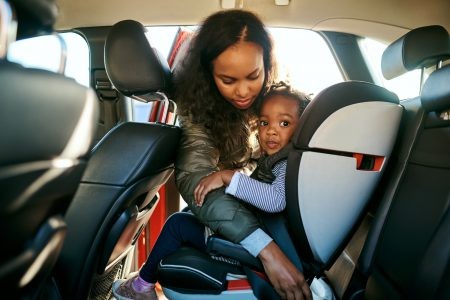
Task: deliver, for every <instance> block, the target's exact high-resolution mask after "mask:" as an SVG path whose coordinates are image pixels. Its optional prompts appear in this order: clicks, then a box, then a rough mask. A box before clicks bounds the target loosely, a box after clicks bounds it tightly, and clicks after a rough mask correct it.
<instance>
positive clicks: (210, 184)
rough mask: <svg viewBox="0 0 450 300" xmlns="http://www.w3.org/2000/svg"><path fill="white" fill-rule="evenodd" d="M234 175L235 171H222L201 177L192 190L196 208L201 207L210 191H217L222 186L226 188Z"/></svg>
mask: <svg viewBox="0 0 450 300" xmlns="http://www.w3.org/2000/svg"><path fill="white" fill-rule="evenodd" d="M234 173H235V171H233V170H222V171H217V172H214V173H212V174H210V175H208V176H205V177H203V178H202V179H201V180H200V181H199V183H198V184H197V187H196V188H195V190H194V197H195V202H196V203H197V206H202V204H203V201H204V200H205V197H206V195H207V194H208V193H209V192H211V191H212V190H215V189H218V188H220V187H222V186H228V185H229V184H230V181H231V177H233V174H234Z"/></svg>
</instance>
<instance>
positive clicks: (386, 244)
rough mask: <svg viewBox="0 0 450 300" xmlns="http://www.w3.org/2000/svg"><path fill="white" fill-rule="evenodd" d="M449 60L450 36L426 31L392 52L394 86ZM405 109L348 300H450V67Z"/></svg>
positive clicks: (388, 66) (387, 56) (389, 66)
mask: <svg viewBox="0 0 450 300" xmlns="http://www.w3.org/2000/svg"><path fill="white" fill-rule="evenodd" d="M449 58H450V39H449V35H448V32H447V31H446V30H445V29H444V28H443V27H440V26H427V27H422V28H418V29H414V30H412V31H410V32H409V33H408V34H406V35H405V36H403V37H401V38H400V39H399V40H397V41H395V42H394V43H393V44H391V45H390V46H389V47H388V48H387V49H386V51H385V53H384V55H383V63H382V68H383V74H384V76H385V77H386V78H388V79H390V78H393V77H396V76H399V75H401V74H403V73H405V72H406V71H408V70H412V69H416V68H428V67H430V66H438V65H440V64H441V63H442V61H445V60H448V59H449ZM447 63H448V61H447ZM402 105H403V106H404V107H405V114H404V115H405V119H404V120H403V124H402V129H401V133H400V136H399V143H398V145H397V147H396V149H394V151H395V152H394V153H393V155H392V156H391V162H390V164H391V169H390V173H389V174H386V175H387V176H385V177H384V178H385V179H386V178H387V181H385V182H384V183H383V184H382V185H381V187H382V188H383V190H382V191H381V192H380V193H379V195H381V199H380V201H379V203H380V205H379V207H378V210H377V213H376V215H375V219H374V222H373V226H372V227H371V229H370V231H369V233H368V237H367V240H366V242H365V244H364V247H363V249H362V252H361V256H360V258H359V261H358V264H357V268H356V270H355V272H354V274H353V277H352V279H351V281H350V284H349V286H348V289H347V291H346V292H345V293H344V296H343V298H344V299H361V298H364V299H450V267H449V259H450V210H449V204H450V120H449V118H448V115H449V112H450V65H447V66H445V67H443V68H441V69H438V70H436V71H434V72H433V73H432V74H431V75H430V76H429V78H428V79H427V81H426V82H425V84H424V86H423V89H422V92H421V95H420V97H417V98H414V99H410V100H405V101H403V102H402Z"/></svg>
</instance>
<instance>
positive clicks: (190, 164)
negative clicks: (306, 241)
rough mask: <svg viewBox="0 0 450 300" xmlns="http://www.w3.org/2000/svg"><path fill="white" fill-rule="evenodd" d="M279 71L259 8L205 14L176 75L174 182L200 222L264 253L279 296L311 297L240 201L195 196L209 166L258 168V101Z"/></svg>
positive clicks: (213, 195)
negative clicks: (177, 140)
mask: <svg viewBox="0 0 450 300" xmlns="http://www.w3.org/2000/svg"><path fill="white" fill-rule="evenodd" d="M274 78H275V66H274V61H273V56H272V43H271V39H270V37H269V34H268V33H267V31H266V30H265V27H264V25H263V23H262V22H261V21H260V19H259V18H258V17H257V16H256V15H254V14H253V13H251V12H247V11H244V10H226V11H220V12H218V13H215V14H213V15H211V16H209V17H208V18H207V19H206V20H205V21H204V23H203V24H202V26H201V27H200V29H199V31H198V32H197V34H196V36H195V37H194V39H193V41H192V42H191V47H190V49H189V52H188V56H187V58H186V60H185V61H184V63H183V65H182V66H181V70H180V71H178V72H177V74H176V85H175V86H176V87H177V89H176V91H175V101H176V102H177V105H178V113H179V120H180V125H181V127H182V129H183V134H182V139H181V142H180V147H179V151H178V157H177V162H176V166H175V167H176V170H175V175H176V183H177V186H178V189H179V191H180V194H181V195H182V197H183V199H184V200H185V201H186V202H187V204H188V205H189V208H190V209H191V210H192V212H193V213H194V214H195V215H196V216H197V218H198V219H199V220H200V221H201V222H202V223H204V224H205V225H207V226H208V227H210V228H211V229H212V230H213V231H215V232H217V233H219V234H221V235H223V236H225V237H226V238H227V239H229V240H231V241H233V242H235V243H240V244H241V245H242V246H243V247H244V248H246V249H247V250H248V251H249V252H250V253H251V254H253V255H254V256H257V257H259V258H260V260H261V262H262V263H263V265H264V268H265V271H266V274H267V276H268V277H269V279H270V281H271V283H272V284H273V286H274V287H275V289H276V291H277V292H278V293H279V294H280V296H281V297H282V298H285V299H304V298H306V299H309V298H310V297H311V293H310V290H309V286H308V285H307V283H306V282H305V279H304V277H303V275H302V274H301V273H300V272H299V271H298V270H297V269H296V268H295V267H294V266H293V265H292V263H291V262H290V261H289V260H288V258H287V257H286V256H285V255H284V254H283V253H282V252H281V250H280V249H279V247H278V246H277V245H276V244H275V243H274V242H273V241H272V239H271V238H270V237H269V236H268V235H267V234H266V233H264V231H263V230H262V229H261V228H260V225H259V223H258V220H257V218H256V217H255V216H254V215H253V213H252V212H251V211H250V210H248V209H247V208H246V207H245V206H244V205H243V204H242V203H241V202H239V201H238V200H236V199H235V198H234V197H232V196H229V195H226V194H225V192H224V189H217V190H214V191H212V192H210V193H209V194H208V195H207V197H206V198H205V201H204V202H203V205H202V206H197V205H196V203H195V199H194V190H195V188H196V186H197V185H198V183H199V181H200V180H201V179H202V178H203V177H205V176H207V175H209V174H211V173H212V172H215V171H219V170H223V169H235V170H241V171H243V172H247V173H248V172H251V171H252V170H253V168H254V165H255V164H254V163H253V162H252V158H253V157H252V155H254V154H255V153H257V152H258V151H257V143H256V142H252V141H253V140H252V134H253V133H254V131H255V129H256V122H255V121H256V107H257V106H258V102H259V100H260V97H261V95H262V94H263V92H264V90H265V89H266V87H267V86H268V85H269V84H270V83H271V82H272V81H273V79H274ZM208 200H210V201H208Z"/></svg>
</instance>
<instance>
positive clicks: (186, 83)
mask: <svg viewBox="0 0 450 300" xmlns="http://www.w3.org/2000/svg"><path fill="white" fill-rule="evenodd" d="M240 41H247V42H253V43H256V44H258V45H259V46H261V48H262V50H263V62H264V74H265V77H264V84H263V88H262V89H261V93H260V95H259V96H258V97H257V99H256V100H255V103H254V104H253V105H252V107H250V108H249V109H247V110H246V111H243V110H239V109H237V108H235V107H234V106H233V105H232V104H231V103H229V102H228V101H226V100H225V99H224V98H223V96H222V95H221V94H220V92H219V90H218V89H217V87H216V84H215V81H214V78H213V74H212V68H213V65H212V64H213V61H214V59H216V58H217V56H219V55H220V54H221V53H222V52H223V51H225V50H226V49H227V48H228V47H230V46H231V45H234V44H236V43H238V42H240ZM274 64H275V60H274V56H273V45H272V40H271V37H270V35H269V33H268V31H267V30H266V29H265V26H264V24H263V23H262V21H261V20H260V19H259V18H258V17H257V16H256V15H255V14H253V13H252V12H249V11H245V10H240V9H236V10H225V11H219V12H217V13H214V14H212V15H211V16H209V17H208V18H206V20H205V21H204V22H203V24H202V25H201V27H200V28H199V30H198V32H197V33H196V35H195V36H194V38H193V40H192V41H191V45H190V48H189V52H188V53H187V57H186V59H185V60H184V61H183V63H182V65H181V68H180V71H179V73H178V74H177V76H175V101H176V103H177V105H178V113H179V115H180V116H185V117H188V118H189V119H190V120H191V121H192V122H193V123H195V124H200V125H202V126H204V127H205V128H206V129H208V131H209V132H208V133H209V135H210V136H211V140H213V141H214V143H215V146H216V148H217V149H218V150H219V151H220V163H221V164H222V165H223V166H226V167H228V168H231V167H233V168H235V167H239V164H241V163H242V164H245V163H246V161H247V160H248V159H249V157H250V154H251V149H250V146H247V147H246V145H248V139H249V136H250V133H251V131H252V130H253V129H254V128H252V127H251V126H249V125H248V124H251V123H252V122H251V121H252V120H254V119H256V113H257V110H256V109H257V108H256V107H257V105H258V104H257V103H258V102H259V101H260V98H261V95H262V94H263V93H264V92H265V91H266V89H267V87H268V86H269V85H270V84H271V83H272V82H273V78H274V77H275V76H276V75H275V74H276V72H275V70H276V68H275V66H274Z"/></svg>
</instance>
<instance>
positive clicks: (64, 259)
mask: <svg viewBox="0 0 450 300" xmlns="http://www.w3.org/2000/svg"><path fill="white" fill-rule="evenodd" d="M105 67H106V71H107V74H108V77H109V78H110V80H111V82H112V84H113V85H114V87H115V88H116V89H117V90H118V91H119V92H120V93H122V94H124V95H127V96H131V95H133V96H136V97H138V98H143V97H146V96H147V95H148V94H149V93H153V92H159V93H160V94H159V95H161V93H162V92H164V91H166V90H167V89H168V88H169V86H170V80H171V73H170V70H169V68H168V65H167V62H166V61H164V60H162V59H161V58H160V57H159V56H158V55H157V54H156V53H155V52H154V50H153V49H152V48H151V46H150V45H149V43H148V41H147V39H146V37H145V28H144V27H143V26H142V25H141V24H139V23H137V22H134V21H122V22H119V23H117V24H115V25H114V26H112V28H111V30H110V32H109V34H108V36H107V38H106V42H105ZM179 136H180V129H179V128H178V127H175V126H172V125H165V124H160V123H136V122H124V123H120V124H118V125H117V126H116V127H114V128H113V129H112V130H110V131H109V132H108V133H107V134H106V135H105V136H104V137H103V138H102V139H101V140H100V142H99V143H98V144H97V145H96V146H95V148H94V149H93V151H92V157H91V160H90V162H89V164H88V166H87V169H86V172H85V173H84V176H83V178H82V181H81V184H80V186H79V189H78V191H77V193H76V195H75V197H74V200H73V202H72V203H71V205H70V207H69V209H68V211H67V214H66V216H65V219H66V222H67V224H68V232H67V242H66V243H65V244H64V248H63V250H62V253H61V257H60V259H59V261H58V263H57V266H56V272H55V279H56V281H57V283H58V287H59V289H60V292H61V295H62V298H63V299H87V298H98V297H105V298H108V297H109V296H110V295H111V285H112V282H113V280H114V279H115V278H118V277H120V276H122V273H123V272H127V270H126V269H127V265H126V264H125V263H126V262H127V261H128V260H127V259H129V258H130V257H131V258H132V254H133V249H134V245H135V242H136V240H137V238H138V236H139V234H140V232H141V231H142V229H143V228H144V226H145V225H146V224H147V222H148V220H149V218H150V216H151V214H152V212H153V210H154V208H155V206H156V204H157V202H158V201H159V195H158V190H159V188H160V187H161V186H162V185H163V184H164V183H165V182H166V181H167V179H168V178H169V177H170V175H171V174H172V173H173V170H174V166H173V163H174V159H175V154H176V149H177V145H178V140H179ZM128 267H129V266H128Z"/></svg>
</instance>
